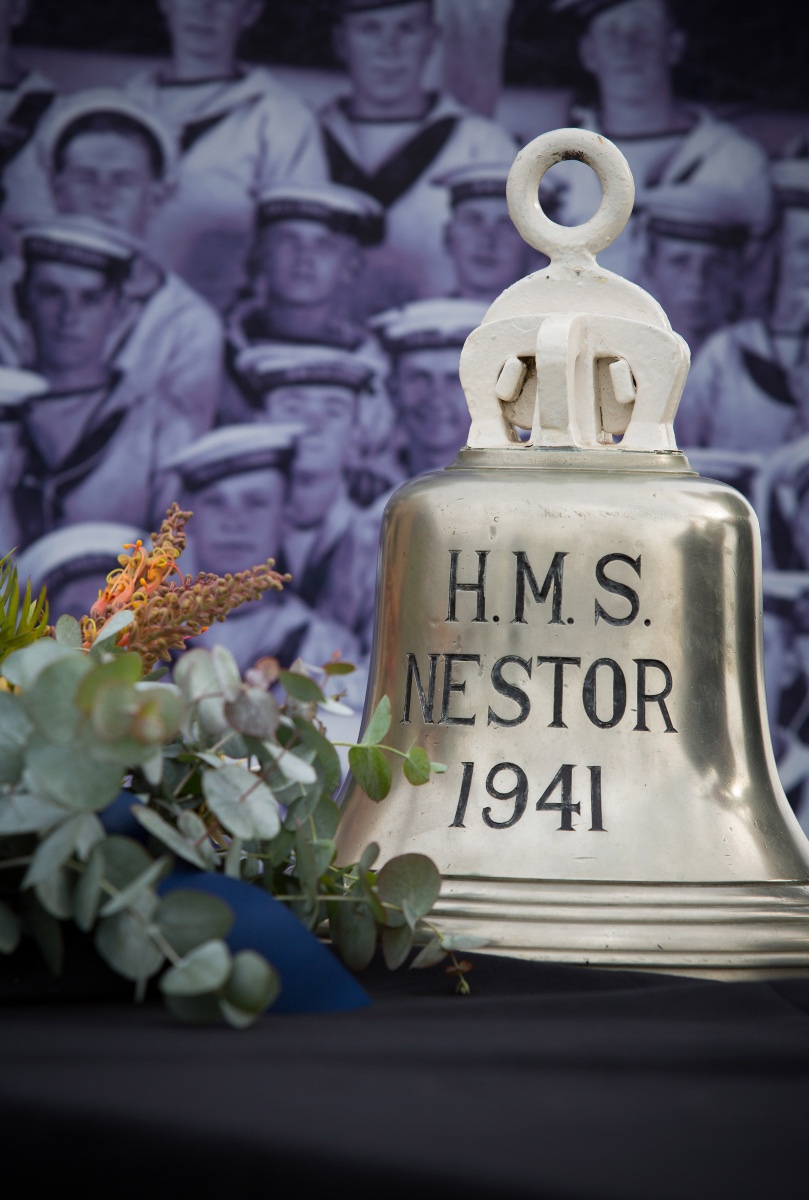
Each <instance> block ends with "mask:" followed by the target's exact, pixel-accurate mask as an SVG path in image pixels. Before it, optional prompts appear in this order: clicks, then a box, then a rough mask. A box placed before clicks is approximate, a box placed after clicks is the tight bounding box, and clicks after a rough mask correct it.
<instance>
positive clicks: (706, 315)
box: [648, 235, 743, 341]
mask: <svg viewBox="0 0 809 1200" xmlns="http://www.w3.org/2000/svg"><path fill="white" fill-rule="evenodd" d="M648 274H649V290H650V291H651V292H652V295H653V296H654V297H655V298H656V299H657V300H659V301H660V303H661V304H662V305H663V308H664V309H665V311H666V313H667V315H668V318H669V320H670V321H671V324H672V326H673V328H674V329H676V330H677V332H678V333H679V334H682V336H683V337H684V338H685V339H686V341H689V339H693V340H695V341H700V340H704V338H706V337H708V335H709V334H711V333H713V332H714V331H715V330H717V329H720V328H721V327H722V326H723V325H727V324H729V322H730V321H732V320H733V318H734V316H735V313H736V309H737V307H738V301H739V295H740V291H741V286H742V282H743V279H742V253H741V250H739V249H736V248H733V247H729V246H717V245H714V244H713V243H711V242H696V241H688V240H686V239H684V238H670V237H661V236H659V235H655V236H654V237H653V242H652V247H651V251H650V256H649V260H648Z"/></svg>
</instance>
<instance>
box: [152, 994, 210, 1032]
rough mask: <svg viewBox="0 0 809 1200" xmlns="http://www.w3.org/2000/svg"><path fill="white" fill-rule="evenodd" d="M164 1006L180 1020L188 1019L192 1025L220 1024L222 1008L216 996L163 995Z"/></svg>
mask: <svg viewBox="0 0 809 1200" xmlns="http://www.w3.org/2000/svg"><path fill="white" fill-rule="evenodd" d="M164 999H165V1002H166V1008H167V1009H168V1010H169V1012H170V1013H172V1014H173V1015H174V1016H175V1017H177V1018H178V1019H179V1020H180V1021H188V1022H189V1024H192V1025H221V1023H222V1019H223V1013H222V1009H221V1007H220V1004H219V999H218V997H216V996H214V995H207V996H165V997H164Z"/></svg>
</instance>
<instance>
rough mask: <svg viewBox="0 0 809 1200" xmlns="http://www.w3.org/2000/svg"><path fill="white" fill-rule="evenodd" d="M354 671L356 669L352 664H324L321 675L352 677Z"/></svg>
mask: <svg viewBox="0 0 809 1200" xmlns="http://www.w3.org/2000/svg"><path fill="white" fill-rule="evenodd" d="M356 669H357V668H356V667H355V666H354V664H353V663H350V662H341V661H335V662H328V663H325V664H324V666H323V673H324V674H325V675H328V676H330V677H331V676H332V675H353V673H354V672H355V671H356Z"/></svg>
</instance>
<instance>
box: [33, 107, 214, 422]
mask: <svg viewBox="0 0 809 1200" xmlns="http://www.w3.org/2000/svg"><path fill="white" fill-rule="evenodd" d="M38 142H39V150H40V155H41V158H42V161H43V163H44V166H45V169H46V171H47V173H48V177H49V181H50V187H51V191H52V195H53V199H54V205H55V208H56V210H57V211H58V212H59V213H65V214H73V215H77V216H83V217H90V218H93V219H95V220H97V221H100V222H103V223H105V224H108V225H111V226H113V227H115V228H116V229H119V230H121V231H122V232H124V233H125V234H128V235H129V236H130V237H131V238H132V239H133V244H135V245H137V246H138V247H139V253H138V254H137V255H136V257H135V258H134V260H133V263H132V267H131V270H130V273H129V276H128V278H127V281H126V288H125V293H124V303H123V305H122V310H121V320H120V322H119V325H118V327H117V328H116V329H115V331H114V333H113V336H112V339H111V341H110V345H109V347H108V349H109V352H110V355H111V358H112V360H113V361H114V363H115V365H116V367H117V368H118V369H119V370H121V371H123V372H125V373H126V374H127V375H128V376H129V377H130V378H131V379H133V380H135V381H136V382H137V384H138V386H139V387H140V388H141V389H142V390H143V391H145V392H156V393H157V394H158V395H159V396H160V398H161V400H162V402H163V403H165V404H166V405H167V407H168V409H169V410H170V411H171V413H172V416H173V421H172V424H173V428H174V430H175V432H176V434H177V437H178V439H181V442H182V444H185V443H186V442H187V441H188V440H189V439H193V438H195V437H198V436H199V435H200V434H201V433H204V432H205V430H206V429H209V428H210V427H211V425H212V424H213V421H214V415H215V413H216V410H217V407H218V404H219V400H220V396H221V391H222V375H223V371H222V360H223V331H222V324H221V321H220V319H219V316H218V315H217V313H216V312H214V310H213V309H212V308H211V306H210V305H209V304H208V303H207V302H206V301H205V300H203V299H202V298H201V297H200V296H199V295H197V293H196V292H194V291H193V290H192V289H191V288H190V287H189V286H188V285H187V284H186V283H184V282H183V280H182V279H181V278H180V277H179V276H178V275H175V274H174V273H173V272H171V271H167V270H165V269H164V268H163V267H162V266H160V265H159V264H158V263H157V262H155V260H154V258H153V257H152V256H151V255H150V254H149V253H148V251H147V250H146V242H147V239H148V234H149V229H150V228H151V226H152V225H153V223H154V221H155V219H156V218H157V216H158V214H159V213H160V211H161V208H162V206H163V205H164V204H165V203H166V201H167V200H168V199H169V197H170V196H171V194H172V191H173V188H174V185H175V182H176V179H175V172H176V167H177V152H176V145H175V142H174V139H173V137H172V136H171V134H170V133H169V131H168V130H167V129H166V127H165V125H164V124H163V123H162V122H161V121H160V120H159V118H157V117H156V116H154V115H153V114H150V113H147V112H145V111H141V109H139V108H138V106H137V105H135V104H133V103H132V101H131V100H129V99H127V97H126V96H124V95H123V94H122V93H121V92H116V91H113V90H111V89H106V88H96V89H92V90H88V91H84V92H77V93H75V94H74V95H72V96H69V97H68V98H67V99H65V100H63V101H61V102H60V103H59V104H58V105H56V106H55V107H54V109H53V111H52V112H51V113H50V114H49V116H48V117H47V118H46V120H45V122H44V123H43V126H42V129H41V132H40V135H39V138H38ZM178 444H179V442H178Z"/></svg>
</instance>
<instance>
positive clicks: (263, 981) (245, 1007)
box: [220, 950, 281, 1029]
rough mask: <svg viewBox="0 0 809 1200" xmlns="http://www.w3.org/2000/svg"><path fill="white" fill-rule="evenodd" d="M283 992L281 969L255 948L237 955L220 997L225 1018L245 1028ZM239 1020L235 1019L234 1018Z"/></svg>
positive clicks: (238, 1026)
mask: <svg viewBox="0 0 809 1200" xmlns="http://www.w3.org/2000/svg"><path fill="white" fill-rule="evenodd" d="M280 991H281V981H280V979H279V977H278V972H277V971H276V970H274V968H273V967H272V966H270V964H269V963H268V962H267V960H266V958H264V957H263V955H261V954H258V953H257V952H256V951H255V950H240V951H239V953H238V954H234V956H233V962H232V964H231V968H230V975H229V977H228V981H227V983H226V984H225V988H224V991H223V992H222V995H221V997H220V1003H221V1006H222V1012H223V1014H224V1016H225V1019H226V1020H227V1021H228V1022H229V1023H230V1024H231V1025H236V1027H237V1028H239V1029H242V1028H244V1027H245V1026H246V1025H247V1024H248V1023H250V1022H251V1021H253V1020H255V1018H256V1017H259V1016H261V1014H262V1013H263V1012H266V1010H267V1009H268V1008H269V1007H270V1005H271V1004H272V1003H273V1001H274V1000H276V999H277V997H278V995H279V993H280ZM234 1016H235V1017H237V1020H233V1017H234Z"/></svg>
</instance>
